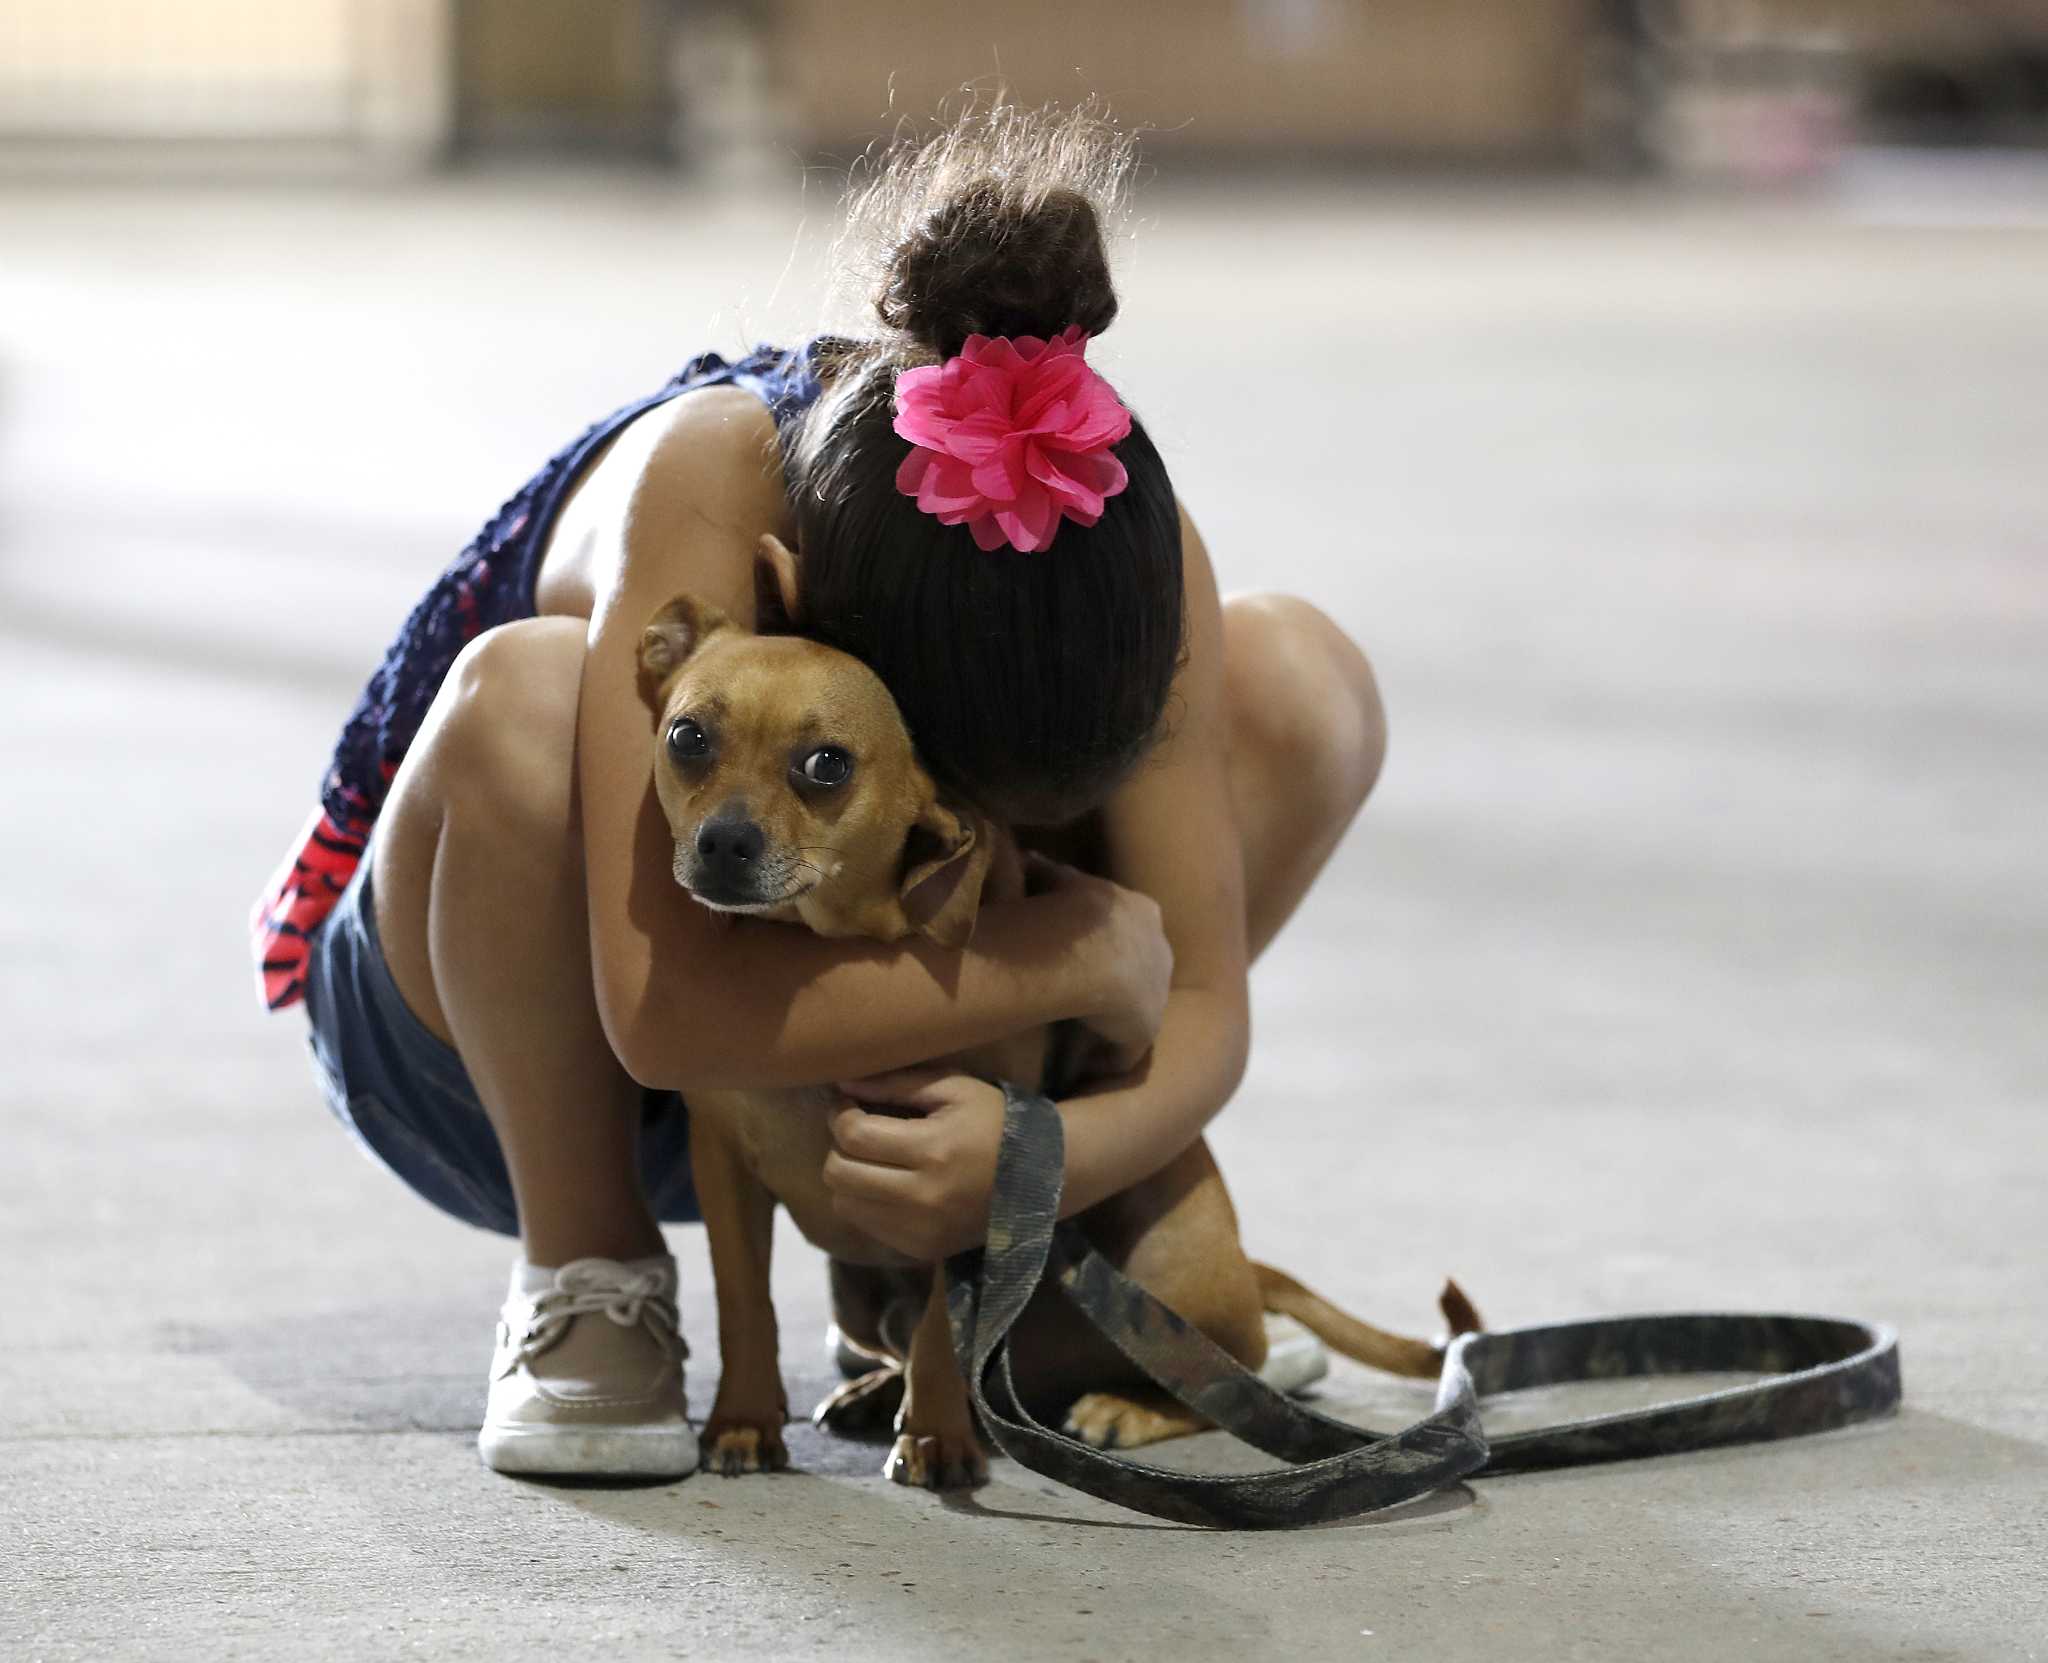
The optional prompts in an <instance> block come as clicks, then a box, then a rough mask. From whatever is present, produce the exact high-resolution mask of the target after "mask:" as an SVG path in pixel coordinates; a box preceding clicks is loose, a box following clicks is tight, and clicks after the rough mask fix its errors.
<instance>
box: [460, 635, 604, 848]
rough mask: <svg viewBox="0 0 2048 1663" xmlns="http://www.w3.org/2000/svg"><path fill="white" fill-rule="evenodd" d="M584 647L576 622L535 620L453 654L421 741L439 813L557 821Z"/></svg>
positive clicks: (571, 751) (570, 762)
mask: <svg viewBox="0 0 2048 1663" xmlns="http://www.w3.org/2000/svg"><path fill="white" fill-rule="evenodd" d="M584 639H585V636H584V626H583V625H582V623H581V622H580V621H579V620H575V619H568V618H536V619H530V620H526V621H524V622H520V623H514V624H506V625H503V626H501V627H499V628H497V629H492V630H486V631H485V632H484V633H483V634H482V635H479V636H478V637H477V638H476V639H475V640H474V641H472V642H470V643H469V645H468V646H466V647H464V648H463V649H462V652H461V654H460V655H459V656H458V657H457V658H456V660H455V663H454V664H453V665H452V666H451V667H450V669H449V671H448V679H447V681H446V682H445V683H444V684H443V686H442V689H441V695H440V697H439V698H438V699H437V700H436V701H435V710H434V712H433V715H432V717H431V720H430V722H429V724H428V730H427V732H425V733H423V734H422V736H421V738H422V740H423V741H424V743H425V744H426V745H427V747H428V748H429V756H430V767H431V770H432V773H433V775H434V778H435V780H436V783H437V785H438V787H439V794H440V796H441V798H442V802H443V806H444V808H448V809H460V808H462V807H466V806H473V805H485V806H487V807H488V809H489V811H490V812H491V813H493V814H494V815H498V816H502V815H504V814H506V813H507V812H515V813H516V812H519V811H522V810H523V811H526V812H529V813H535V814H539V815H541V816H543V817H545V818H546V819H547V820H548V821H549V822H551V823H552V822H556V821H559V820H560V819H561V818H562V816H563V813H564V812H565V810H566V808H567V805H568V801H569V793H570V789H571V785H572V774H573V769H574V765H575V752H576V709H577V703H578V694H579V690H580V687H581V682H582V671H583V653H584Z"/></svg>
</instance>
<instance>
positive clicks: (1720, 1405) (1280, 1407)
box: [946, 1085, 1899, 1530]
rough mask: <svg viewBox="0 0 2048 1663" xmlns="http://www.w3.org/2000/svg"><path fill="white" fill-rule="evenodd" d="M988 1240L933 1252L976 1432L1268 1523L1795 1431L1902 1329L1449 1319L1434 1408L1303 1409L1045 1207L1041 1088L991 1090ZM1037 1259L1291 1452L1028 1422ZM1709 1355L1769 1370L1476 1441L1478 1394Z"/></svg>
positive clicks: (1177, 1502)
mask: <svg viewBox="0 0 2048 1663" xmlns="http://www.w3.org/2000/svg"><path fill="white" fill-rule="evenodd" d="M1003 1094H1004V1099H1005V1105H1006V1107H1005V1114H1004V1122H1003V1142H1002V1150H1001V1153H1000V1154H999V1156H998V1157H997V1162H996V1187H995V1198H994V1201H993V1203H992V1205H991V1208H990V1217H989V1234H988V1245H987V1247H986V1248H984V1249H977V1250H975V1251H972V1252H968V1253H962V1254H958V1255H956V1256H955V1257H954V1258H952V1259H951V1260H949V1261H948V1262H947V1265H946V1300H947V1312H948V1315H949V1316H950V1318H951V1321H952V1328H953V1348H954V1351H955V1353H956V1354H957V1355H958V1357H959V1359H960V1366H961V1368H962V1370H963V1371H964V1372H965V1373H966V1376H967V1382H968V1389H969V1390H970V1392H971V1393H972V1394H973V1397H974V1403H975V1407H976V1408H977V1409H978V1410H980V1412H981V1416H982V1420H983V1423H984V1425H985V1426H986V1427H987V1429H988V1432H989V1435H990V1436H991V1437H992V1438H993V1439H994V1440H995V1442H996V1444H997V1445H998V1446H999V1447H1000V1448H1001V1449H1002V1450H1003V1452H1004V1453H1005V1454H1007V1455H1009V1456H1010V1457H1012V1458H1013V1459H1014V1460H1016V1461H1017V1462H1018V1463H1020V1464H1021V1465H1023V1466H1026V1467H1029V1468H1030V1469H1031V1470H1032V1471H1033V1472H1038V1473H1043V1474H1044V1475H1045V1476H1046V1477H1048V1478H1054V1479H1057V1480H1059V1481H1060V1482H1061V1483H1063V1484H1069V1485H1072V1486H1073V1487H1074V1488H1076V1489H1079V1490H1085V1491H1087V1492H1088V1493H1089V1494H1090V1495H1094V1496H1099V1497H1101V1498H1102V1499H1103V1500H1105V1501H1113V1502H1116V1503H1118V1504H1120V1505H1122V1506H1125V1507H1130V1508H1134V1509H1135V1510H1137V1511H1138V1512H1141V1513H1150V1514H1153V1515H1155V1516H1157V1517H1159V1518H1165V1519H1177V1520H1180V1521H1181V1522H1183V1523H1187V1524H1204V1525H1217V1526H1222V1527H1226V1528H1235V1529H1255V1530H1256V1529H1267V1530H1270V1529H1279V1528H1284V1527H1287V1526H1292V1525H1304V1524H1322V1523H1327V1522H1329V1521H1331V1520H1334V1519H1346V1518H1353V1517H1356V1516H1357V1515H1358V1514H1361V1513H1370V1512H1374V1511H1377V1510H1378V1509H1380V1508H1383V1507H1393V1506H1396V1505H1398V1504H1399V1503H1401V1502H1404V1501H1412V1500H1414V1499H1415V1498H1416V1497H1418V1496H1422V1495H1427V1494H1428V1493H1429V1492H1430V1491H1432V1490H1436V1489H1441V1488H1442V1487H1443V1486H1445V1485H1447V1484H1451V1483H1455V1482H1456V1481H1457V1480H1459V1479H1461V1478H1466V1477H1471V1476H1473V1475H1476V1474H1490V1473H1499V1472H1524V1471H1530V1470H1533V1469H1536V1468H1540V1467H1563V1466H1577V1465H1582V1464H1586V1463H1590V1462H1595V1461H1615V1460H1625V1459H1628V1458H1631V1457H1634V1456H1639V1455H1666V1454H1674V1453H1676V1452H1678V1451H1681V1450H1692V1449H1708V1448H1712V1447H1714V1446H1716V1445H1721V1444H1736V1443H1754V1442H1762V1441H1766V1440H1770V1439H1776V1438H1790V1437H1797V1436H1799V1435H1801V1434H1804V1433H1808V1432H1822V1431H1827V1430H1830V1429H1832V1428H1834V1427H1839V1426H1847V1425H1850V1424H1851V1423H1853V1422H1856V1421H1860V1420H1868V1419H1870V1418H1871V1417H1873V1416H1876V1415H1881V1414H1884V1413H1885V1412H1887V1411H1888V1410H1890V1409H1892V1408H1894V1407H1896V1406H1897V1404H1898V1401H1899V1346H1898V1336H1897V1335H1896V1334H1895V1333H1893V1332H1892V1330H1890V1329H1889V1328H1882V1327H1873V1326H1869V1325H1866V1324H1864V1323H1860V1322H1846V1321H1841V1320H1838V1319H1835V1318H1831V1317H1799V1316H1769V1315H1754V1316H1752V1315H1740V1314H1737V1315H1724V1314H1712V1313H1708V1314H1697V1315H1693V1314H1684V1315H1662V1316H1637V1317H1612V1318H1605V1319H1602V1320H1598V1321H1593V1322H1568V1323H1559V1324H1556V1325H1554V1326H1551V1327H1547V1328H1521V1329H1512V1330H1506V1331H1503V1332H1500V1333H1478V1334H1465V1335H1461V1336H1460V1337H1459V1338H1458V1339H1457V1340H1456V1341H1454V1342H1453V1343H1452V1344H1451V1346H1450V1347H1449V1349H1448V1350H1447V1352H1446V1353H1445V1356H1444V1370H1443V1376H1442V1379H1441V1381H1440V1382H1439V1384H1438V1387H1437V1396H1436V1406H1435V1408H1434V1409H1433V1410H1432V1411H1431V1412H1430V1414H1429V1415H1428V1416H1426V1417H1425V1418H1424V1419H1422V1420H1419V1421H1417V1422H1416V1423H1415V1424H1414V1425H1412V1426H1410V1427H1407V1428H1405V1429H1404V1430H1402V1431H1400V1432H1395V1433H1391V1434H1389V1433H1379V1432H1371V1431H1368V1430H1366V1429H1364V1428H1362V1427H1357V1426H1353V1425H1351V1424H1349V1423H1348V1422H1345V1421H1339V1420H1333V1419H1331V1418H1330V1417H1329V1416H1328V1415H1320V1414H1317V1413H1316V1412H1315V1411H1314V1410H1313V1409H1309V1408H1306V1407H1304V1406H1303V1405H1301V1404H1299V1403H1296V1402H1294V1401H1293V1400H1292V1399H1291V1398H1288V1397H1286V1396H1285V1395H1283V1394H1282V1393H1279V1392H1276V1391H1274V1390H1273V1389H1272V1388H1271V1387H1270V1386H1268V1385H1266V1384H1265V1382H1263V1381H1262V1380H1260V1379H1259V1377H1258V1376H1257V1375H1255V1374H1252V1373H1251V1372H1250V1371H1249V1370H1247V1369H1245V1368H1243V1367H1241V1366H1240V1365H1239V1364H1238V1363H1237V1362H1236V1361H1235V1359H1233V1358H1232V1357H1230V1356H1229V1355H1228V1354H1227V1353H1225V1352H1224V1351H1223V1350H1222V1349H1221V1348H1220V1347H1218V1346H1216V1345H1215V1344H1214V1343H1212V1342H1211V1341H1210V1340H1209V1339H1208V1338H1207V1337H1206V1336H1205V1335H1203V1334H1202V1333H1201V1331H1200V1330H1198V1329H1196V1328H1194V1327H1193V1326H1192V1325H1190V1324H1189V1323H1187V1322H1185V1321H1184V1320H1183V1319H1182V1318H1180V1317H1179V1316H1177V1315H1176V1314H1175V1313H1174V1312H1172V1311H1170V1310H1168V1309H1167V1308H1166V1307H1165V1306H1164V1305H1162V1304H1160V1303H1159V1301H1158V1300H1156V1299H1154V1298H1153V1297H1152V1296H1151V1295H1150V1294H1148V1293H1146V1292H1145V1290H1144V1289H1143V1288H1140V1287H1139V1286H1138V1285H1137V1284H1136V1283H1135V1282H1132V1281H1131V1280H1130V1279H1129V1278H1128V1277H1126V1276H1125V1275H1124V1274H1123V1273H1122V1272H1121V1271H1119V1270H1117V1269H1116V1267H1115V1266H1113V1265H1111V1264H1110V1263H1109V1262H1108V1260H1106V1259H1104V1258H1103V1257H1102V1256H1101V1255H1100V1254H1098V1253H1097V1252H1096V1251H1095V1250H1094V1249H1093V1248H1092V1247H1091V1246H1089V1244H1088V1242H1087V1239H1086V1238H1085V1237H1083V1236H1082V1234H1081V1232H1080V1231H1079V1230H1078V1229H1076V1228H1075V1227H1074V1226H1073V1225H1072V1224H1062V1223H1060V1222H1058V1219H1059V1198H1060V1185H1061V1182H1062V1179H1063V1177H1064V1175H1065V1170H1066V1150H1065V1129H1064V1127H1063V1125H1062V1123H1061V1121H1060V1117H1059V1113H1058V1111H1057V1110H1056V1109H1055V1108H1054V1107H1053V1105H1052V1104H1051V1102H1049V1101H1048V1100H1047V1099H1045V1098H1043V1097H1037V1096H1032V1095H1028V1094H1026V1093H1022V1092H1019V1091H1017V1090H1015V1089H1014V1088H1012V1087H1010V1086H1007V1085H1006V1086H1005V1087H1004V1088H1003ZM1048 1273H1050V1276H1051V1279H1052V1281H1053V1283H1054V1285H1055V1286H1056V1287H1058V1288H1059V1290H1060V1291H1061V1293H1062V1294H1064V1295H1065V1296H1066V1298H1067V1299H1068V1300H1070V1301H1071V1302H1072V1303H1073V1305H1074V1306H1075V1308H1076V1309H1078V1310H1079V1311H1080V1312H1081V1314H1082V1315H1083V1316H1085V1317H1086V1318H1087V1319H1088V1320H1089V1321H1090V1322H1091V1323H1093V1324H1094V1325H1095V1327H1096V1328H1098V1329H1099V1330H1101V1332H1102V1334H1103V1335H1104V1336H1105V1337H1106V1338H1107V1339H1108V1340H1110V1342H1111V1343H1112V1344H1114V1345H1115V1346H1116V1347H1117V1349H1118V1350H1120V1351H1122V1352H1123V1353H1124V1355H1125V1356H1127V1357H1129V1358H1130V1359H1131V1361H1132V1362H1133V1363H1135V1364H1137V1365H1138V1367H1139V1368H1140V1369H1142V1370H1143V1371H1144V1372H1145V1373H1146V1374H1147V1375H1149V1376H1150V1377H1151V1378H1152V1379H1153V1380H1154V1381H1156V1382H1157V1383H1158V1384H1159V1386H1160V1387H1161V1388H1162V1389H1163V1390H1165V1391H1166V1392H1168V1393H1170V1394H1171V1395H1172V1396H1174V1397H1175V1398H1177V1399H1178V1400H1179V1401H1180V1402H1182V1403H1184V1404H1186V1405H1187V1406H1188V1407H1189V1408H1190V1409H1193V1410H1194V1411H1196V1412H1197V1413H1198V1414H1201V1415H1203V1416H1205V1417H1207V1418H1208V1419H1210V1420H1212V1421H1214V1422H1215V1423H1216V1424H1217V1425H1218V1426H1220V1427H1221V1428H1223V1429H1224V1430H1225V1431H1227V1432H1229V1433H1231V1434H1233V1435H1234V1436H1236V1437H1238V1438H1241V1439H1243V1440H1244V1441H1245V1442H1246V1443H1248V1444H1251V1445H1253V1446H1254V1447H1255V1448H1258V1449H1261V1450H1264V1451H1265V1452H1266V1453H1267V1454H1269V1455H1273V1456H1277V1457H1278V1458H1279V1459H1280V1460H1282V1461H1283V1462H1285V1463H1286V1465H1284V1466H1280V1467H1276V1468H1271V1469H1269V1470H1267V1471H1264V1472H1257V1473H1247V1474H1222V1475H1211V1474H1195V1473H1179V1472H1168V1471H1165V1470H1164V1469H1162V1468H1158V1467H1151V1466H1143V1465H1140V1464H1139V1463H1137V1462H1134V1461H1126V1460H1123V1459H1121V1458H1119V1457H1117V1456H1114V1455H1109V1454H1106V1453H1105V1452H1104V1451H1102V1450H1099V1449H1095V1448H1093V1447H1091V1446H1089V1445H1087V1444H1084V1443H1081V1442H1080V1441H1079V1440H1077V1439H1074V1438H1070V1437H1068V1436H1067V1435H1066V1434H1065V1433H1063V1432H1060V1431H1057V1430H1055V1429H1054V1428H1052V1427H1049V1426H1046V1425H1045V1424H1043V1423H1042V1422H1040V1421H1038V1420H1036V1419H1034V1418H1033V1416H1032V1415H1031V1413H1030V1411H1029V1410H1028V1409H1027V1408H1026V1407H1025V1405H1024V1403H1023V1402H1022V1400H1021V1399H1020V1397H1019V1395H1018V1392H1017V1388H1016V1382H1015V1380H1014V1378H1013V1376H1012V1372H1011V1367H1010V1344H1009V1335H1010V1329H1011V1327H1012V1325H1013V1324H1015V1322H1016V1321H1017V1319H1018V1317H1019V1316H1021V1315H1022V1314H1023V1311H1024V1307H1025V1305H1026V1304H1027V1303H1028V1302H1029V1300H1030V1298H1031V1295H1032V1293H1033V1292H1034V1291H1035V1290H1036V1288H1037V1287H1038V1285H1039V1282H1040V1280H1041V1279H1042V1278H1044V1277H1045V1276H1046V1275H1047V1274H1048ZM1718 1371H1731V1372H1733V1371H1741V1372H1746V1373H1762V1374H1767V1375H1770V1376H1772V1377H1773V1378H1770V1379H1766V1380H1760V1381H1757V1382H1755V1383H1753V1384H1748V1385H1742V1386H1734V1387H1730V1388H1728V1389H1726V1390H1723V1391H1717V1392H1709V1393H1705V1394H1703V1395H1700V1396H1697V1397H1688V1398H1681V1399H1678V1400H1676V1401H1674V1402H1670V1403H1664V1404H1659V1405H1656V1406H1655V1407H1652V1408H1649V1409H1641V1410H1632V1411H1629V1412H1626V1413H1622V1414H1613V1415H1600V1416H1596V1417H1593V1418H1591V1419H1587V1420H1581V1421H1571V1422H1567V1423H1565V1424H1563V1425H1559V1426H1550V1427H1542V1428H1539V1429H1537V1430H1534V1431H1529V1432H1517V1433H1512V1434H1510V1435H1508V1436H1505V1437H1501V1438H1495V1439H1489V1438H1488V1437H1487V1435H1486V1433H1485V1430H1484V1428H1483V1427H1482V1426H1481V1424H1480V1419H1479V1399H1480V1397H1481V1396H1484V1395H1490V1394H1493V1393H1496V1392H1509V1391H1519V1390H1522V1389H1525V1388H1527V1387H1531V1386H1556V1385H1564V1384H1567V1383H1570V1382H1573V1381H1582V1380H1613V1379H1621V1378H1625V1377H1629V1376H1644V1375H1660V1374H1696V1373H1710V1372H1718Z"/></svg>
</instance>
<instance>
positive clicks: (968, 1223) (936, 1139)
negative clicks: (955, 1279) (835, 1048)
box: [825, 1068, 1003, 1264]
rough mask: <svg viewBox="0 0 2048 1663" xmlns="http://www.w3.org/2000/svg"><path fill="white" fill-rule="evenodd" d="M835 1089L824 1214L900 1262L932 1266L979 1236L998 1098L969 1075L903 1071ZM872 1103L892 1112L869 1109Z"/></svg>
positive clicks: (990, 1177) (997, 1141) (999, 1135)
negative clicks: (843, 1101) (839, 1104)
mask: <svg viewBox="0 0 2048 1663" xmlns="http://www.w3.org/2000/svg"><path fill="white" fill-rule="evenodd" d="M839 1089H840V1090H841V1091H843V1092H845V1093H846V1095H847V1096H849V1097H851V1098H853V1099H854V1100H855V1101H854V1102H852V1103H849V1104H848V1105H847V1106H846V1107H845V1108H843V1109H840V1110H839V1111H838V1112H837V1113H835V1114H834V1115H833V1116H832V1141H833V1143H834V1144H836V1145H837V1146H838V1147H837V1148H835V1149H834V1150H833V1151H832V1152H831V1153H830V1154H828V1155H827V1156H826V1157H825V1186H826V1188H827V1189H829V1190H830V1191H831V1192H832V1206H833V1210H834V1211H835V1212H837V1213H838V1214H839V1216H840V1217H841V1218H843V1219H845V1220H846V1222H847V1223H848V1224H851V1225H852V1226H854V1228H855V1229H858V1230H863V1231H865V1232H866V1233H867V1234H868V1235H870V1236H873V1237H874V1238H875V1240H876V1241H878V1242H881V1243H882V1244H883V1245H884V1246H887V1247H893V1248H894V1249H895V1250H896V1251H897V1252H898V1253H901V1254H903V1255H904V1256H905V1257H906V1258H911V1259H916V1260H918V1261H920V1262H922V1263H926V1264H935V1263H937V1262H938V1261H939V1260H941V1259H943V1258H945V1257H946V1256H947V1255H949V1254H952V1253H958V1252H959V1251H960V1250H961V1249H962V1248H967V1247H979V1246H981V1245H982V1243H983V1242H984V1241H986V1240H987V1239H988V1199H989V1192H990V1191H991V1190H992V1189H994V1187H995V1180H996V1151H997V1149H998V1147H999V1146H1000V1145H1001V1143H1002V1140H1003V1093H1002V1088H1001V1087H999V1086H992V1085H990V1084H989V1083H988V1082H987V1081H986V1080H977V1079H975V1078H974V1077H973V1076H972V1075H969V1074H948V1073H945V1072H943V1071H941V1070H939V1069H935V1068H910V1069H904V1070H902V1071H900V1072H898V1073H895V1074H881V1075H877V1076H876V1077H875V1078H873V1079H871V1080H850V1081H844V1082H842V1083H841V1084H840V1087H839ZM862 1104H875V1105H878V1106H881V1107H883V1108H885V1109H890V1110H895V1111H897V1112H895V1113H880V1114H877V1113H873V1112H871V1111H870V1110H869V1109H867V1108H863V1107H862V1106H861V1105H862Z"/></svg>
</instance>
